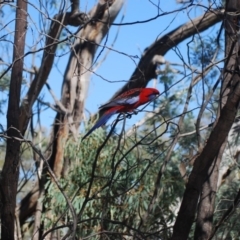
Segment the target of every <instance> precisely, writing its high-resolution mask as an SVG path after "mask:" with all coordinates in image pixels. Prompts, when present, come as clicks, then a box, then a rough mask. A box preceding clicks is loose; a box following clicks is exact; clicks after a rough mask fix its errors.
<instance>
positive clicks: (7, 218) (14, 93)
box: [0, 0, 27, 240]
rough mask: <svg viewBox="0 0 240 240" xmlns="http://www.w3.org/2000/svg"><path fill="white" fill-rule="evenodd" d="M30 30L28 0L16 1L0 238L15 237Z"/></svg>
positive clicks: (1, 185) (2, 179)
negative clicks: (25, 61)
mask: <svg viewBox="0 0 240 240" xmlns="http://www.w3.org/2000/svg"><path fill="white" fill-rule="evenodd" d="M26 31H27V2H26V1H24V0H18V1H17V8H16V24H15V36H14V45H13V60H12V61H13V66H12V73H11V81H10V88H9V102H8V111H7V136H8V139H7V149H6V156H5V162H4V165H3V170H2V173H1V182H0V188H1V239H5V240H8V239H9V240H10V239H11V240H14V220H15V207H16V195H17V186H18V177H19V161H20V145H21V143H20V141H18V140H16V139H13V138H14V137H18V138H21V136H20V134H19V113H20V109H19V104H20V91H21V84H22V73H23V55H24V47H25V36H26Z"/></svg>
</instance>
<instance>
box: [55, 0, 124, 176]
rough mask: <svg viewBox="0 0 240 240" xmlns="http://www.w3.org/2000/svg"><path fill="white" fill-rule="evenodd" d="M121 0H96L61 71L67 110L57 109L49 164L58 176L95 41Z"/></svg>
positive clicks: (80, 104) (75, 128) (81, 100)
mask: <svg viewBox="0 0 240 240" xmlns="http://www.w3.org/2000/svg"><path fill="white" fill-rule="evenodd" d="M122 5H123V0H115V1H99V3H98V4H97V6H95V7H94V8H93V10H92V11H91V12H90V14H89V16H90V18H91V19H93V20H92V21H91V22H90V23H88V24H87V25H86V26H85V27H84V28H82V29H81V30H80V31H79V33H78V34H77V36H76V41H75V44H74V47H73V49H72V53H71V56H70V59H69V62H68V65H67V68H66V71H65V74H64V82H63V86H62V99H61V103H62V104H63V106H64V107H65V108H66V109H67V112H66V113H57V115H56V118H55V126H54V134H53V135H54V140H53V151H52V155H51V157H50V165H51V166H52V168H53V169H54V170H55V169H56V170H57V171H56V172H55V174H56V176H57V177H60V176H61V174H62V172H63V171H62V170H63V165H64V148H63V146H64V145H65V143H66V140H67V138H68V133H69V130H70V132H71V133H72V134H73V136H74V137H75V138H76V137H77V135H78V129H79V125H80V122H81V120H82V117H83V111H84V105H85V99H86V98H87V92H88V86H89V81H90V77H91V74H92V64H93V60H94V56H95V53H96V50H97V48H98V45H99V44H100V42H101V41H102V39H103V38H104V37H105V36H106V34H107V33H108V31H109V28H110V26H111V23H112V22H113V21H114V19H115V18H116V16H117V14H118V13H119V11H120V10H121V7H122Z"/></svg>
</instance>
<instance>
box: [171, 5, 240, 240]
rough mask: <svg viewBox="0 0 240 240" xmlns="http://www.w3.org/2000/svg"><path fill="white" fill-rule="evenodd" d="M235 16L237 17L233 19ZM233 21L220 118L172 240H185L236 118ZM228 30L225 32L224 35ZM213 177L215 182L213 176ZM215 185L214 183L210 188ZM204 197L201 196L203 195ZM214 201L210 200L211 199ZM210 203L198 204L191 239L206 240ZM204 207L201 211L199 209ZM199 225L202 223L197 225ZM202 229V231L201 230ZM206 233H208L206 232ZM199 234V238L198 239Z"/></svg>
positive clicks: (239, 91) (239, 89)
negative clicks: (193, 234)
mask: <svg viewBox="0 0 240 240" xmlns="http://www.w3.org/2000/svg"><path fill="white" fill-rule="evenodd" d="M227 4H229V5H227V6H228V7H227V9H228V11H231V15H233V14H232V13H233V12H236V11H237V4H238V3H237V2H235V1H234V0H230V1H229V3H227ZM230 6H231V8H229V7H230ZM236 13H237V12H236ZM236 16H237V15H236ZM237 22H238V21H237V17H234V21H233V19H231V20H230V19H229V15H228V14H227V18H226V31H227V35H228V37H226V50H225V52H226V56H227V59H226V61H225V74H224V79H223V85H222V91H221V94H222V106H220V116H219V118H218V119H217V120H216V124H215V126H214V128H213V131H212V133H211V134H210V136H209V139H208V141H207V143H206V145H205V147H204V149H203V150H202V152H201V153H200V155H199V157H197V159H196V161H195V164H194V166H193V170H192V172H191V174H190V177H189V181H188V183H187V186H186V190H185V193H184V196H183V201H182V204H181V207H180V210H179V213H178V216H177V220H176V222H175V225H174V228H173V236H172V239H187V237H188V235H189V232H190V229H191V226H192V223H193V221H194V218H195V213H196V209H197V204H198V200H199V197H200V194H201V192H202V191H203V184H204V183H206V184H207V185H208V184H209V183H207V181H209V177H210V176H209V173H210V169H211V166H213V163H214V160H215V159H216V158H217V157H218V154H219V152H220V151H221V147H222V145H223V144H224V141H225V140H226V138H227V135H228V133H229V131H230V129H231V126H232V124H233V122H234V119H235V117H236V113H237V109H238V105H239V101H240V84H239V83H240V78H239V75H238V63H239V56H238V42H237V31H238V29H237ZM228 30H229V31H228ZM213 177H214V178H215V177H216V176H214V174H213ZM215 184H217V181H216V180H215V183H214V185H215ZM207 185H206V186H205V188H204V190H205V193H207V192H208V194H210V192H211V191H212V190H214V186H211V187H210V188H207ZM215 187H216V186H215ZM205 193H204V194H205ZM213 198H214V197H213ZM213 200H214V199H212V198H211V197H210V198H208V200H206V201H207V202H208V203H207V202H206V204H210V205H209V206H207V205H205V206H204V204H202V206H201V207H202V210H204V211H205V214H204V213H203V215H202V216H199V217H200V219H198V223H197V224H198V226H197V227H198V229H197V230H196V233H195V239H207V238H208V237H209V232H207V234H206V235H205V231H206V229H207V228H208V227H209V225H208V224H207V225H205V226H204V221H205V220H206V221H208V220H207V219H205V220H204V219H203V218H204V217H207V216H208V217H209V216H211V213H212V212H213V208H212V204H213ZM204 207H206V208H205V209H203V208H204ZM200 221H202V222H200ZM205 227H206V228H205ZM207 231H209V230H207ZM198 234H199V235H198Z"/></svg>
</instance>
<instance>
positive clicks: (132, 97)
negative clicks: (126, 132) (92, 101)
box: [82, 88, 159, 140]
mask: <svg viewBox="0 0 240 240" xmlns="http://www.w3.org/2000/svg"><path fill="white" fill-rule="evenodd" d="M158 95H159V91H158V90H157V89H155V88H134V89H131V90H129V91H126V92H124V93H122V94H121V95H119V96H117V97H116V98H114V99H113V100H111V101H110V102H108V103H106V104H104V105H102V106H100V107H99V109H100V110H103V111H105V112H104V113H103V115H102V116H101V117H100V118H99V119H98V121H97V122H96V124H95V125H94V126H93V127H92V128H91V129H90V130H89V131H88V132H87V134H86V135H85V136H84V137H83V138H82V140H83V139H85V138H86V137H87V136H88V135H90V134H91V133H92V132H93V131H94V130H95V129H97V128H99V127H101V126H103V125H104V124H106V122H107V121H108V120H109V119H110V117H111V116H112V115H114V114H116V113H129V112H132V111H134V109H136V108H137V107H139V106H140V105H143V104H145V103H147V102H150V101H152V100H153V99H155V98H156V97H157V96H158Z"/></svg>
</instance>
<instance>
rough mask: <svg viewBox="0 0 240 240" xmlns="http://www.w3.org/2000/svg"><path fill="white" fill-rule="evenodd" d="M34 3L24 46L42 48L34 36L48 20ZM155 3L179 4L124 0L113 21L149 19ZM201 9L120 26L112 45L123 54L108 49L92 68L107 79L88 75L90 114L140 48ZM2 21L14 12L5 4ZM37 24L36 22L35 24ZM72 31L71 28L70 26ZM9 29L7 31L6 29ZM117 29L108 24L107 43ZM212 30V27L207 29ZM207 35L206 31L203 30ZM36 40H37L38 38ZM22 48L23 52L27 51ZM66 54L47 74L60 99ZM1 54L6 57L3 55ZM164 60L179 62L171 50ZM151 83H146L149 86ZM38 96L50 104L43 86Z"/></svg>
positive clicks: (45, 119)
mask: <svg viewBox="0 0 240 240" xmlns="http://www.w3.org/2000/svg"><path fill="white" fill-rule="evenodd" d="M80 2H81V10H82V11H86V12H88V11H89V10H90V9H91V8H92V6H93V5H94V4H96V2H97V1H93V0H87V1H84V0H81V1H80ZM198 2H199V3H201V4H205V3H206V2H207V1H198ZM30 3H33V4H34V6H31V5H30V6H29V13H30V18H29V20H30V22H29V28H28V29H29V31H28V35H27V42H28V49H30V48H32V46H34V45H35V44H36V43H37V42H39V44H38V45H37V47H43V44H44V38H42V39H38V38H37V37H36V36H38V35H39V33H40V32H41V31H43V30H46V29H47V28H48V23H49V22H48V21H45V20H44V19H42V18H39V17H38V14H37V13H38V11H39V10H36V8H35V7H37V8H39V9H40V8H41V7H40V6H39V2H38V1H36V2H34V1H30ZM154 4H155V5H156V4H159V6H160V12H159V13H160V14H161V13H162V12H164V11H167V12H171V11H173V10H176V9H179V8H181V7H183V6H182V5H181V4H177V3H176V1H175V0H168V1H166V0H162V1H161V0H157V1H156V0H154V1H150V0H128V1H126V3H125V5H124V7H123V9H122V11H121V12H120V14H119V15H118V17H117V19H116V20H115V22H116V23H119V22H120V21H121V18H122V16H123V14H124V16H125V17H124V20H123V22H135V21H142V20H146V19H149V18H152V17H154V16H156V15H157V14H158V11H159V9H158V8H157V7H156V6H155V5H154ZM41 11H43V12H44V11H45V10H44V8H43V7H42V8H41ZM204 12H205V9H204V8H202V7H199V6H198V7H191V8H189V9H187V10H185V11H179V12H176V13H173V14H168V15H165V16H161V17H159V18H157V19H156V20H153V21H151V22H148V23H144V24H135V25H126V26H121V27H120V32H119V35H118V38H117V41H116V43H115V45H114V46H113V48H114V49H116V50H117V51H119V52H123V53H125V54H126V55H122V54H119V53H116V52H114V51H111V52H110V53H109V55H108V57H107V59H106V60H105V61H104V62H103V64H102V65H101V66H100V67H99V68H98V69H97V70H96V72H97V74H98V75H101V76H103V77H104V78H105V79H108V80H109V81H111V82H108V81H104V80H103V79H101V78H100V77H98V76H96V75H94V74H93V75H92V77H91V81H90V88H89V93H88V98H87V101H86V109H87V110H88V111H90V112H91V113H95V112H96V111H97V109H98V107H99V106H100V105H101V104H103V103H105V102H106V101H107V100H108V99H109V98H110V97H111V96H112V95H113V94H114V93H115V92H116V91H117V90H118V89H119V88H120V87H121V86H122V85H124V83H125V82H126V81H128V79H129V78H130V76H131V74H132V72H133V71H134V69H135V67H136V63H138V61H139V59H140V58H141V54H142V53H143V51H144V49H145V48H146V47H148V46H149V45H150V44H152V43H153V42H154V41H155V40H156V39H157V38H158V37H160V36H162V35H164V34H166V33H167V32H169V31H171V30H172V29H174V28H176V27H178V26H180V25H181V24H184V23H186V22H188V21H189V20H190V18H195V17H196V16H199V15H202V14H203V13H204ZM6 13H7V14H6V15H5V20H7V21H9V22H10V21H11V19H14V12H12V11H10V10H9V8H8V7H6ZM54 14H56V11H55V10H53V9H52V10H50V13H49V16H50V17H53V16H54ZM39 23H40V25H39ZM44 24H46V25H44ZM13 27H14V25H13V23H10V24H9V25H8V28H9V29H13ZM71 30H72V31H73V32H74V31H76V29H75V28H71ZM9 31H10V30H9ZM117 31H118V26H112V27H111V30H110V32H109V36H108V41H107V46H111V44H112V41H113V39H114V38H115V36H116V32H117ZM210 31H213V30H210ZM204 34H205V35H207V34H208V33H207V32H206V33H204ZM38 40H39V41H38ZM178 48H179V50H180V51H181V53H182V55H183V56H186V41H185V42H183V43H182V44H180V45H179V46H178ZM28 49H26V51H27V50H28ZM104 55H105V51H104V52H103V53H102V54H101V56H100V57H99V60H101V59H102V57H104ZM127 55H132V56H137V57H138V58H136V59H135V61H136V63H134V62H133V61H132V60H131V58H129V57H128V56H127ZM68 56H69V54H66V55H64V57H59V58H56V64H57V68H54V69H53V70H52V72H51V74H50V76H49V79H48V83H49V84H50V86H51V88H52V89H53V90H54V92H55V94H56V95H57V96H58V97H59V98H60V93H61V85H62V79H63V74H64V70H65V67H66V65H67V61H68ZM4 57H7V55H6V56H4ZM164 57H165V59H166V60H167V61H169V62H174V63H180V62H181V60H180V59H179V58H178V56H177V55H176V53H175V52H174V51H169V52H168V53H167V54H166V55H165V56H164ZM40 58H41V53H38V54H37V55H36V57H35V60H34V61H35V65H36V66H37V67H39V61H40ZM31 62H32V56H28V57H27V58H26V63H25V67H27V68H30V66H31V65H30V64H31ZM25 77H26V80H27V81H29V74H25ZM151 85H152V83H150V84H149V86H151ZM158 88H159V89H160V90H162V86H161V84H159V85H158ZM25 91H26V88H25V89H23V95H24V92H25ZM41 95H42V96H44V97H45V98H44V101H47V102H51V103H54V101H53V99H52V98H51V96H50V95H49V93H48V90H47V89H46V87H44V89H43V91H42V92H41ZM54 117H55V113H54V112H53V111H52V110H48V111H44V112H42V113H41V121H42V124H43V125H45V126H47V127H50V125H51V124H52V123H53V120H54ZM5 118H6V116H0V121H1V123H2V124H3V125H5ZM137 119H139V117H136V118H135V119H134V120H133V121H132V120H131V122H130V123H128V125H127V126H128V127H130V126H131V124H133V123H134V121H136V120H137Z"/></svg>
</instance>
